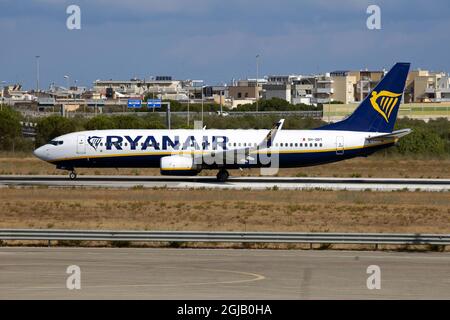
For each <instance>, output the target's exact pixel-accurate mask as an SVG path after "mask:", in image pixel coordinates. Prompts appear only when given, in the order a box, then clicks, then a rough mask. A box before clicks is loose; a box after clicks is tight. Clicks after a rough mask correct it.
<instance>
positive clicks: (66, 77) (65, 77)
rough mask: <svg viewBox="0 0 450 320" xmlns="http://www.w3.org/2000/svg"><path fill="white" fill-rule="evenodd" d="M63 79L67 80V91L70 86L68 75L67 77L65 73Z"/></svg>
mask: <svg viewBox="0 0 450 320" xmlns="http://www.w3.org/2000/svg"><path fill="white" fill-rule="evenodd" d="M64 79H66V80H67V92H69V86H70V83H69V81H70V77H69V76H68V75H65V76H64Z"/></svg>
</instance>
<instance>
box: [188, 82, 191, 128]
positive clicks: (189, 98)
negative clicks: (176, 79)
mask: <svg viewBox="0 0 450 320" xmlns="http://www.w3.org/2000/svg"><path fill="white" fill-rule="evenodd" d="M187 98H188V101H187V102H188V103H187V126H188V128H189V102H190V100H191V97H190V95H189V84H188V87H187Z"/></svg>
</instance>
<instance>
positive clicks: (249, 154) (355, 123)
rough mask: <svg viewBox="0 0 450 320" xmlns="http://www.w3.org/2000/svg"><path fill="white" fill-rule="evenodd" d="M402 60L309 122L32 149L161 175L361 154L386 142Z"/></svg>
mask: <svg viewBox="0 0 450 320" xmlns="http://www.w3.org/2000/svg"><path fill="white" fill-rule="evenodd" d="M409 66H410V64H409V63H397V64H395V66H394V67H393V68H392V69H391V70H390V71H389V72H388V73H387V74H386V75H385V77H384V78H383V79H382V80H381V81H380V82H379V83H378V85H377V86H376V87H375V88H374V89H373V90H372V91H371V92H370V94H369V95H368V96H367V97H366V98H365V99H364V101H362V102H361V104H360V105H359V106H358V107H357V108H356V110H355V111H354V112H353V114H351V115H350V116H349V117H348V118H346V119H344V120H342V121H339V122H336V123H332V124H328V125H325V126H323V127H320V128H317V129H313V130H282V127H283V120H280V121H279V122H278V123H277V124H276V125H275V126H274V127H273V128H272V129H270V130H215V129H208V130H207V129H199V130H186V129H180V130H156V129H155V130H151V129H150V130H131V129H130V130H126V129H124V130H94V131H82V132H74V133H70V134H66V135H63V136H60V137H57V138H54V139H53V140H52V141H50V142H49V143H47V144H45V145H43V146H41V147H39V148H38V149H36V150H35V151H34V154H35V155H36V156H37V157H38V158H40V159H42V160H44V161H47V162H49V163H52V164H54V165H56V167H57V168H58V169H63V170H68V171H70V178H71V179H75V178H76V173H75V169H76V168H148V167H156V168H160V170H161V174H163V175H180V176H182V175H197V174H198V173H199V172H200V171H201V170H205V169H215V170H219V172H218V174H217V179H218V180H219V181H226V180H227V179H228V176H229V174H228V171H227V169H232V168H233V169H234V168H255V167H257V168H261V167H276V168H286V167H303V166H312V165H318V164H324V163H331V162H336V161H341V160H345V159H349V158H354V157H359V156H367V155H369V154H372V153H373V152H375V151H377V150H380V149H384V148H387V147H390V146H392V145H394V144H395V143H396V142H397V141H398V139H399V138H401V137H402V136H405V135H407V134H408V133H410V131H411V130H410V129H403V130H398V131H393V129H394V124H395V121H396V118H397V113H398V109H399V105H400V103H401V99H402V95H403V90H404V87H405V81H406V77H407V75H408V70H409Z"/></svg>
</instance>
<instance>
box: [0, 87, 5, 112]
mask: <svg viewBox="0 0 450 320" xmlns="http://www.w3.org/2000/svg"><path fill="white" fill-rule="evenodd" d="M5 83H6V81H2V101H0V111H3V100H4V98H3V95H4V91H5Z"/></svg>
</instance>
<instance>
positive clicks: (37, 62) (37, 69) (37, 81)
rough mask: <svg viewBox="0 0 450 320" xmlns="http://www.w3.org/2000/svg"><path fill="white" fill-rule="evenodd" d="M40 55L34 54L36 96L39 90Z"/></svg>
mask: <svg viewBox="0 0 450 320" xmlns="http://www.w3.org/2000/svg"><path fill="white" fill-rule="evenodd" d="M40 57H41V56H35V58H36V96H37V94H38V92H39V58H40Z"/></svg>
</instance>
